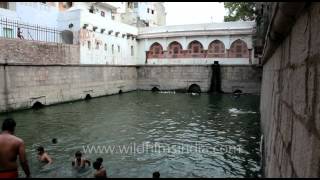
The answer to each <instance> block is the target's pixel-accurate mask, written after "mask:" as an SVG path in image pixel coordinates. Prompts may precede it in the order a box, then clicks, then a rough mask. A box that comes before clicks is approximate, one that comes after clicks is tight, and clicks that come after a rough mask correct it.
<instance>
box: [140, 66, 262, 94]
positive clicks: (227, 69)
mask: <svg viewBox="0 0 320 180" xmlns="http://www.w3.org/2000/svg"><path fill="white" fill-rule="evenodd" d="M220 67H221V71H220V72H221V88H222V91H223V92H226V93H232V92H233V91H234V90H236V89H239V90H241V91H242V92H244V93H256V94H259V93H260V79H261V68H258V67H255V66H250V65H221V66H220ZM211 78H212V67H211V65H161V66H160V65H146V66H139V68H138V89H142V90H151V89H152V88H153V87H157V88H159V89H160V90H176V89H181V90H187V89H188V88H189V87H190V86H191V85H192V84H197V85H199V86H200V88H201V91H202V92H208V91H209V89H210V86H211Z"/></svg>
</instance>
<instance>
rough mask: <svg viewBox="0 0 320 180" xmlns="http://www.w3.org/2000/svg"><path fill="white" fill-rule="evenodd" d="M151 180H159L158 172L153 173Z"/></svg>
mask: <svg viewBox="0 0 320 180" xmlns="http://www.w3.org/2000/svg"><path fill="white" fill-rule="evenodd" d="M152 178H160V173H159V172H158V171H156V172H154V173H153V174H152Z"/></svg>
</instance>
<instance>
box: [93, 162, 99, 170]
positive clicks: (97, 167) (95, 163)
mask: <svg viewBox="0 0 320 180" xmlns="http://www.w3.org/2000/svg"><path fill="white" fill-rule="evenodd" d="M92 166H93V168H94V169H96V170H99V169H100V167H101V162H100V161H95V162H94V163H93V165H92Z"/></svg>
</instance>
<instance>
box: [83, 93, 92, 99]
mask: <svg viewBox="0 0 320 180" xmlns="http://www.w3.org/2000/svg"><path fill="white" fill-rule="evenodd" d="M84 99H85V100H90V99H92V97H91V95H90V94H87V95H86V97H85V98H84Z"/></svg>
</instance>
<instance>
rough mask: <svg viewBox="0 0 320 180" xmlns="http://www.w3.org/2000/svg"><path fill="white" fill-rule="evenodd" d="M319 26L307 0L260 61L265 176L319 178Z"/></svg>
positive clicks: (315, 8)
mask: <svg viewBox="0 0 320 180" xmlns="http://www.w3.org/2000/svg"><path fill="white" fill-rule="evenodd" d="M319 31H320V4H319V3H312V4H311V5H310V6H308V7H307V8H306V9H305V10H304V12H303V13H302V14H301V15H300V17H299V18H298V19H297V21H296V23H295V25H294V26H293V28H292V30H291V32H290V33H289V34H288V36H287V37H286V39H285V40H284V41H283V42H282V43H281V44H280V46H279V47H278V48H277V49H276V51H275V52H274V54H273V55H272V56H271V58H269V59H267V62H266V63H265V64H264V66H263V79H262V87H261V89H262V91H261V105H260V111H261V125H262V132H263V135H264V161H265V168H264V173H265V177H320V60H319V59H320V35H319Z"/></svg>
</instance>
